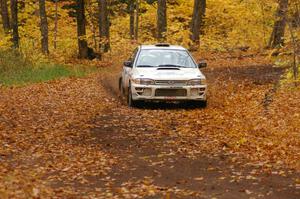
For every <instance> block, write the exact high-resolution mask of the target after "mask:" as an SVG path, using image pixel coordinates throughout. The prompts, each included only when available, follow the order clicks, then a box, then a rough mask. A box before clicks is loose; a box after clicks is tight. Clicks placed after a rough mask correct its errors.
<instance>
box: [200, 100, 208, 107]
mask: <svg viewBox="0 0 300 199" xmlns="http://www.w3.org/2000/svg"><path fill="white" fill-rule="evenodd" d="M199 106H200V107H201V108H206V107H207V100H205V101H200V104H199Z"/></svg>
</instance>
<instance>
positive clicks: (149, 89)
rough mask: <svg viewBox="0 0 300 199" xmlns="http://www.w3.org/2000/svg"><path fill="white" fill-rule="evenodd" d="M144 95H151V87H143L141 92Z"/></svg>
mask: <svg viewBox="0 0 300 199" xmlns="http://www.w3.org/2000/svg"><path fill="white" fill-rule="evenodd" d="M143 95H144V96H151V95H152V89H151V88H145V89H144V92H143Z"/></svg>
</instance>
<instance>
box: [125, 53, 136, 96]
mask: <svg viewBox="0 0 300 199" xmlns="http://www.w3.org/2000/svg"><path fill="white" fill-rule="evenodd" d="M138 51H139V48H136V49H135V50H134V51H133V53H132V55H131V56H130V58H129V59H128V61H131V62H132V65H134V62H135V59H136V57H137V54H138ZM132 70H133V67H126V66H123V74H122V81H123V85H124V88H125V90H127V89H126V88H128V87H129V80H130V77H131V74H132Z"/></svg>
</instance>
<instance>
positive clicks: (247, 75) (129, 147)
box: [0, 56, 300, 199]
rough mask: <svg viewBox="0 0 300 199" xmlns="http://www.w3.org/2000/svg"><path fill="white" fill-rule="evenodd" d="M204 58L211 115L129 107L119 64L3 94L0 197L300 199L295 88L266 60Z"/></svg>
mask: <svg viewBox="0 0 300 199" xmlns="http://www.w3.org/2000/svg"><path fill="white" fill-rule="evenodd" d="M208 62H209V68H207V69H205V70H204V73H205V75H206V76H207V78H208V81H209V104H208V107H207V108H205V109H201V108H196V107H193V106H190V105H186V104H179V105H178V104H146V105H145V106H144V107H141V108H136V109H132V108H128V107H127V106H125V105H123V104H122V102H121V101H120V100H119V97H118V92H117V89H116V87H117V81H116V79H117V78H116V77H117V75H118V72H120V68H119V67H118V68H117V67H114V69H112V70H111V72H107V73H104V74H94V75H90V76H88V77H86V78H68V79H62V80H55V81H51V82H47V83H39V84H33V85H29V86H23V87H10V88H7V87H5V88H0V198H29V197H33V198H48V197H49V198H62V197H64V198H74V197H77V198H167V199H168V198H189V199H190V198H229V199H233V198H280V199H282V198H288V199H297V198H300V161H299V160H300V135H299V132H300V124H299V121H300V114H299V111H300V110H299V109H300V108H299V106H298V104H299V102H300V90H299V89H298V88H292V89H291V88H285V87H280V88H278V89H277V90H276V92H275V90H274V85H276V84H277V82H278V81H279V77H280V75H281V74H282V72H283V70H282V69H280V68H274V67H272V65H271V64H270V63H269V62H268V61H267V60H266V59H264V57H259V56H258V57H251V56H250V57H227V56H216V57H213V56H210V57H209V59H208ZM114 71H117V72H114Z"/></svg>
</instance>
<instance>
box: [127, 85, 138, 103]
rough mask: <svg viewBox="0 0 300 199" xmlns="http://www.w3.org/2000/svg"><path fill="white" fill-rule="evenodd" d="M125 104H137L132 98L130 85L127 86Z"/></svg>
mask: <svg viewBox="0 0 300 199" xmlns="http://www.w3.org/2000/svg"><path fill="white" fill-rule="evenodd" d="M127 104H128V106H129V107H132V108H134V107H136V106H137V102H136V101H134V100H133V99H132V92H131V85H129V87H128V95H127Z"/></svg>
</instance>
